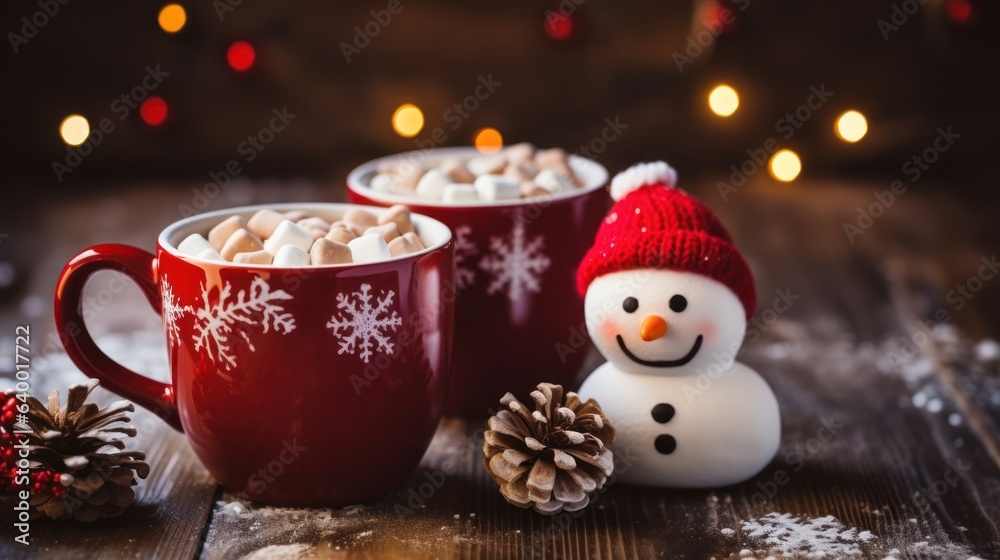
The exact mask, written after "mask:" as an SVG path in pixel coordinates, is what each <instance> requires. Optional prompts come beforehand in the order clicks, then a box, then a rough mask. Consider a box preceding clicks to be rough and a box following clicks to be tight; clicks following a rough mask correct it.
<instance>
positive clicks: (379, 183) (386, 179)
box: [368, 173, 395, 192]
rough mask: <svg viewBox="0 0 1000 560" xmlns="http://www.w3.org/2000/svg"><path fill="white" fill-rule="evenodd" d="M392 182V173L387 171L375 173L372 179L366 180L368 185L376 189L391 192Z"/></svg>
mask: <svg viewBox="0 0 1000 560" xmlns="http://www.w3.org/2000/svg"><path fill="white" fill-rule="evenodd" d="M394 183H395V181H394V180H393V178H392V175H389V174H388V173H376V174H375V175H374V176H373V177H372V180H371V181H369V182H368V186H369V187H371V188H372V189H374V190H376V191H380V192H392V191H393V186H394Z"/></svg>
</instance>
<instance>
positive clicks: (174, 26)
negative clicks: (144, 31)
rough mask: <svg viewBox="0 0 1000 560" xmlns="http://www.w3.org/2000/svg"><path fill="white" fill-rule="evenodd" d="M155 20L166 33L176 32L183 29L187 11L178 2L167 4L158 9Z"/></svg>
mask: <svg viewBox="0 0 1000 560" xmlns="http://www.w3.org/2000/svg"><path fill="white" fill-rule="evenodd" d="M157 21H158V22H159V23H160V29H162V30H164V31H166V32H167V33H177V32H178V31H180V30H181V29H184V24H186V23H187V12H186V11H185V10H184V6H181V5H180V4H167V5H166V6H164V7H163V8H162V9H161V10H160V16H159V17H158V18H157Z"/></svg>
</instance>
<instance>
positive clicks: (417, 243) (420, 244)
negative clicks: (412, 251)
mask: <svg viewBox="0 0 1000 560" xmlns="http://www.w3.org/2000/svg"><path fill="white" fill-rule="evenodd" d="M403 237H405V238H406V240H407V241H409V242H410V243H412V244H413V246H414V247H416V248H417V250H418V251H423V250H424V249H426V248H427V246H426V245H424V241H423V240H422V239H420V236H419V235H417V234H416V233H413V232H412V231H411V232H410V233H404V234H403Z"/></svg>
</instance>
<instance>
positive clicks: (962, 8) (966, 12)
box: [944, 0, 972, 24]
mask: <svg viewBox="0 0 1000 560" xmlns="http://www.w3.org/2000/svg"><path fill="white" fill-rule="evenodd" d="M944 11H945V13H946V14H948V19H950V20H951V21H953V22H954V23H958V24H965V23H969V20H970V19H971V18H972V3H971V2H969V0H948V2H947V3H946V4H945V5H944Z"/></svg>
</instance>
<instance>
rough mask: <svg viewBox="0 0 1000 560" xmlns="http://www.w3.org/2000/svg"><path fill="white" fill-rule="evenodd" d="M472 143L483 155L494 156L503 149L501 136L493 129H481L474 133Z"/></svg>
mask: <svg viewBox="0 0 1000 560" xmlns="http://www.w3.org/2000/svg"><path fill="white" fill-rule="evenodd" d="M472 143H473V145H475V146H476V149H477V150H479V151H480V152H482V153H484V154H495V153H497V152H499V151H500V148H502V147H503V135H501V134H500V131H499V130H497V129H495V128H490V127H486V128H481V129H479V130H477V131H476V134H475V135H474V136H473V140H472Z"/></svg>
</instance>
